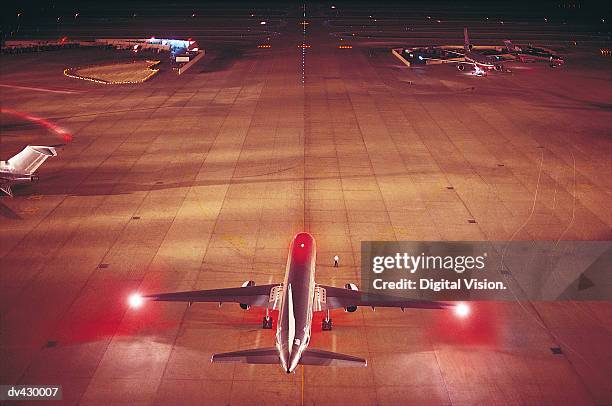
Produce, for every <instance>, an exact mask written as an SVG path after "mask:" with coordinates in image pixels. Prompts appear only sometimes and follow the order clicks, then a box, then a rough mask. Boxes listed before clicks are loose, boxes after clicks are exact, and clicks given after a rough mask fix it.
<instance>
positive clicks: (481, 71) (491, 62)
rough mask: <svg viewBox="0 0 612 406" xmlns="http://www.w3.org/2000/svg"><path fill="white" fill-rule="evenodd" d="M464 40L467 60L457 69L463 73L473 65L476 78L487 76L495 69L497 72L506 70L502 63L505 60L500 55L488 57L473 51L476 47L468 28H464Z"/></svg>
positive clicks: (459, 64)
mask: <svg viewBox="0 0 612 406" xmlns="http://www.w3.org/2000/svg"><path fill="white" fill-rule="evenodd" d="M463 40H464V42H463V51H464V55H463V56H464V58H465V60H464V61H461V62H459V63H458V64H457V69H459V70H460V71H463V70H465V67H466V65H472V66H473V67H474V74H475V75H476V76H486V75H487V71H490V70H493V69H495V70H496V71H503V70H504V66H503V65H502V64H501V63H500V62H501V60H503V58H502V56H501V55H500V54H499V53H495V54H491V55H487V54H485V53H480V52H474V51H472V49H473V48H474V46H473V45H472V44H471V43H470V38H469V36H468V29H467V27H465V28H463Z"/></svg>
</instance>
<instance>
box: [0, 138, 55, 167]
mask: <svg viewBox="0 0 612 406" xmlns="http://www.w3.org/2000/svg"><path fill="white" fill-rule="evenodd" d="M50 156H57V151H56V149H55V147H46V146H36V145H34V146H33V145H28V146H27V147H25V148H24V149H23V150H22V151H21V152H20V153H18V154H17V155H15V156H14V157H12V158H10V159H9V160H8V161H7V164H9V165H10V166H11V167H12V168H13V169H14V170H15V171H17V172H19V173H24V174H32V173H34V172H35V171H36V170H37V169H38V168H39V167H40V165H42V164H43V162H45V161H46V160H47V158H49V157H50Z"/></svg>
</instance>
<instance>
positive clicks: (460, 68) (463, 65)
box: [457, 63, 465, 71]
mask: <svg viewBox="0 0 612 406" xmlns="http://www.w3.org/2000/svg"><path fill="white" fill-rule="evenodd" d="M457 69H459V70H460V71H464V70H465V64H463V63H460V64H459V65H457Z"/></svg>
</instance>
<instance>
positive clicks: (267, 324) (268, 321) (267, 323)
mask: <svg viewBox="0 0 612 406" xmlns="http://www.w3.org/2000/svg"><path fill="white" fill-rule="evenodd" d="M261 327H262V328H264V329H266V330H270V329H271V328H272V317H270V316H264V318H263V321H262V322H261Z"/></svg>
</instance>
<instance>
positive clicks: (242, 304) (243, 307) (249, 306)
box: [240, 281, 255, 310]
mask: <svg viewBox="0 0 612 406" xmlns="http://www.w3.org/2000/svg"><path fill="white" fill-rule="evenodd" d="M249 286H255V281H244V283H243V284H242V287H243V288H246V287H249ZM240 308H241V309H243V310H249V309H250V308H251V305H248V304H246V303H240Z"/></svg>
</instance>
